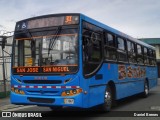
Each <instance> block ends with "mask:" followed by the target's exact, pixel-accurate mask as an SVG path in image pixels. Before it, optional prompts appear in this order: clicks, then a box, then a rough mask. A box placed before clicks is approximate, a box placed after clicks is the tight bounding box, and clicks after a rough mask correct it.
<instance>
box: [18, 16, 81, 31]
mask: <svg viewBox="0 0 160 120" xmlns="http://www.w3.org/2000/svg"><path fill="white" fill-rule="evenodd" d="M78 23H79V16H77V15H73V16H58V17H54V16H53V17H41V18H37V19H33V20H32V19H31V20H28V21H20V22H18V23H17V24H16V31H18V30H24V29H34V28H43V27H52V26H61V25H72V24H78Z"/></svg>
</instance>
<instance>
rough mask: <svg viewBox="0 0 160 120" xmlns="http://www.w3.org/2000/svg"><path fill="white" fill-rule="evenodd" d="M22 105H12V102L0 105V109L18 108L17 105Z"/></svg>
mask: <svg viewBox="0 0 160 120" xmlns="http://www.w3.org/2000/svg"><path fill="white" fill-rule="evenodd" d="M23 106H24V105H14V104H9V105H4V106H1V108H0V111H3V110H7V109H13V108H18V107H23Z"/></svg>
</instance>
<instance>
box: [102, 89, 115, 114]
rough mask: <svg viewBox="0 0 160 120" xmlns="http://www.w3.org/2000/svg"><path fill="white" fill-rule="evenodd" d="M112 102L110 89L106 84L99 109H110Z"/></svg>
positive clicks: (106, 110)
mask: <svg viewBox="0 0 160 120" xmlns="http://www.w3.org/2000/svg"><path fill="white" fill-rule="evenodd" d="M112 102H113V99H112V91H111V88H110V86H107V89H106V91H105V94H104V103H103V104H102V105H101V106H100V110H101V111H104V112H108V111H110V110H111V107H112Z"/></svg>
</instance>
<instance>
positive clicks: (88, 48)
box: [83, 29, 102, 74]
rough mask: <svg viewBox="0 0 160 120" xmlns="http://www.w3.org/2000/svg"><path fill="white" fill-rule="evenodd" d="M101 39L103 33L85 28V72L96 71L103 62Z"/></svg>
mask: <svg viewBox="0 0 160 120" xmlns="http://www.w3.org/2000/svg"><path fill="white" fill-rule="evenodd" d="M101 39H102V38H101V34H99V33H96V32H93V31H90V30H86V29H83V65H84V66H83V67H84V74H89V73H92V72H94V70H95V69H96V68H97V67H98V66H99V64H100V62H101V59H102V55H101V54H102V53H101Z"/></svg>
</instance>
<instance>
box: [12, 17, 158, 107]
mask: <svg viewBox="0 0 160 120" xmlns="http://www.w3.org/2000/svg"><path fill="white" fill-rule="evenodd" d="M79 21H80V23H79V35H78V45H79V46H78V50H79V52H78V58H79V61H78V64H79V66H78V67H79V68H78V72H77V73H75V74H71V75H64V76H60V75H51V74H50V75H45V74H43V75H35V76H34V75H32V76H31V75H26V76H25V75H23V76H21V75H13V74H12V75H11V85H12V86H15V87H17V88H19V89H20V90H24V91H25V92H26V94H25V95H20V94H16V93H14V92H11V103H13V104H26V105H39V106H50V107H51V106H72V107H81V108H89V107H93V106H96V105H100V104H103V103H104V94H105V90H106V89H107V85H108V83H109V82H113V83H114V84H115V90H116V93H115V95H116V97H115V99H116V100H119V99H122V98H125V97H128V96H131V95H134V94H138V93H142V92H143V91H144V82H145V80H146V79H147V80H148V82H149V88H152V87H154V86H156V85H157V68H156V67H155V66H154V67H153V66H152V67H148V66H144V65H135V64H129V63H118V62H117V61H116V62H110V61H107V60H104V58H103V63H102V64H101V67H100V68H99V70H98V71H97V72H96V73H95V74H94V75H92V77H89V78H86V77H85V75H84V73H83V48H82V45H83V44H82V30H83V27H82V22H83V21H86V22H89V23H91V24H93V25H96V26H99V27H101V28H103V29H105V30H107V31H111V32H113V33H114V34H117V35H121V36H124V37H127V38H128V39H129V38H130V37H129V36H127V35H126V34H123V33H121V32H119V31H117V30H115V29H112V28H110V27H108V26H106V25H104V24H102V23H99V22H97V21H96V20H93V19H91V18H89V17H87V16H84V15H82V14H80V20H79ZM132 41H134V39H132ZM136 42H137V41H136ZM139 43H141V42H139ZM144 45H146V44H145V43H144ZM146 46H148V47H149V48H151V49H154V48H153V47H152V46H149V45H146ZM120 67H123V68H125V70H124V71H123V72H125V74H126V75H125V77H123V78H121V76H120V73H121V71H120ZM130 69H132V70H133V71H134V69H135V72H136V71H137V70H139V69H140V70H141V71H142V73H143V74H142V73H141V72H140V73H135V74H136V75H137V74H140V76H139V77H137V76H136V75H135V76H134V75H133V76H132V77H129V75H128V71H129V70H130ZM145 72H146V75H145ZM36 77H37V78H38V77H40V78H43V77H44V78H45V77H47V79H46V81H47V80H50V81H51V80H61V81H62V83H60V84H25V83H19V82H18V81H24V80H30V81H36V79H37V78H36ZM67 79H71V80H70V82H68V83H66V84H65V83H64V82H65V80H67ZM22 86H28V87H25V88H23V87H22ZM34 86H41V87H40V88H37V87H34ZM42 86H44V87H42ZM47 86H49V87H48V88H47ZM50 86H54V87H53V88H52V87H51V88H52V89H51V88H50ZM55 86H57V87H55ZM67 86H68V87H67ZM71 86H74V88H75V86H78V87H79V88H82V90H83V91H82V93H80V94H78V95H75V96H65V97H64V96H61V93H62V92H63V91H65V90H70V89H72V88H71ZM28 97H32V98H45V99H54V100H55V102H53V103H38V102H31V101H29V100H28ZM64 98H70V99H74V101H75V103H74V104H64Z"/></svg>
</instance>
